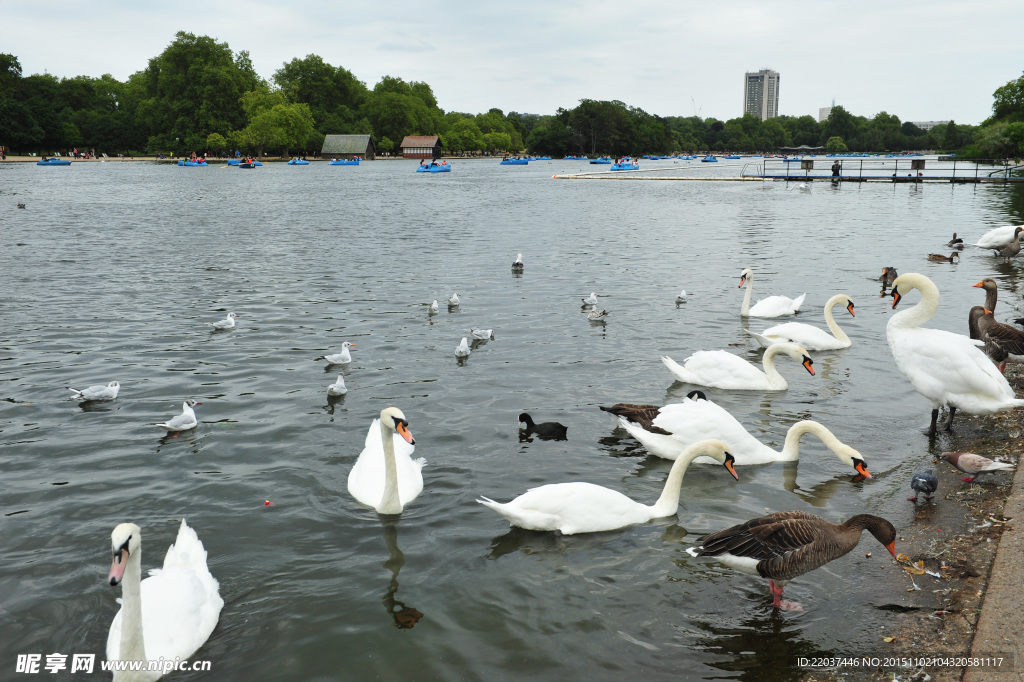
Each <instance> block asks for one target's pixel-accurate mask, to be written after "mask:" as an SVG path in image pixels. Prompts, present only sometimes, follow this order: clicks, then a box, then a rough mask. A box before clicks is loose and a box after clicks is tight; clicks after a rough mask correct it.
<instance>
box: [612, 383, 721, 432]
mask: <svg viewBox="0 0 1024 682" xmlns="http://www.w3.org/2000/svg"><path fill="white" fill-rule="evenodd" d="M686 397H687V398H690V399H691V400H707V399H708V397H707V396H706V395H704V391H690V392H689V393H687V394H686ZM598 408H599V409H601V410H604V411H605V412H611V413H612V414H614V415H615V416H617V417H622V418H623V419H625V420H626V421H630V422H633V423H634V424H639V425H640V426H642V427H643V428H644V429H646V430H647V431H650V432H651V433H661V434H664V435H666V436H671V435H672V434H671V433H670V432H669V431H666V430H665V429H663V428H661V427H660V426H655V425H654V420H655V418H657V416H658V415H659V414H660V410H661V408H662V405H641V404H638V403H615V404H614V405H612V406H611V407H605V406H604V405H598Z"/></svg>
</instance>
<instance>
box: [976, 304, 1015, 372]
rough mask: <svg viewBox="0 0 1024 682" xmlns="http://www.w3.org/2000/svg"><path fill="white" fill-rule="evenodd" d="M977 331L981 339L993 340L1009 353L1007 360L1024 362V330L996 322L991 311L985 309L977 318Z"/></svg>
mask: <svg viewBox="0 0 1024 682" xmlns="http://www.w3.org/2000/svg"><path fill="white" fill-rule="evenodd" d="M977 324H978V333H979V334H981V340H982V341H989V340H991V341H994V342H995V343H997V344H998V345H999V346H1001V347H1002V348H1003V350H1005V351H1006V352H1007V353H1009V354H1010V357H1009V358H1008V361H1009V362H1024V331H1021V330H1020V329H1017V328H1016V327H1013V326H1011V325H1008V324H1004V323H1002V322H998V321H997V320H996V318H995V316H994V315H993V314H992V311H991V310H989V309H988V308H986V309H985V312H984V314H983V315H982V316H981V317H979V318H978V323H977Z"/></svg>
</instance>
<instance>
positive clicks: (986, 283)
mask: <svg viewBox="0 0 1024 682" xmlns="http://www.w3.org/2000/svg"><path fill="white" fill-rule="evenodd" d="M971 286H972V287H977V288H979V289H984V290H985V308H986V309H987V310H991V311H992V312H995V311H996V303H998V302H999V285H998V284H996V281H995V280H994V279H992V278H991V277H986V278H985V279H983V280H981V281H980V282H978V283H977V284H972V285H971ZM971 338H974V337H971Z"/></svg>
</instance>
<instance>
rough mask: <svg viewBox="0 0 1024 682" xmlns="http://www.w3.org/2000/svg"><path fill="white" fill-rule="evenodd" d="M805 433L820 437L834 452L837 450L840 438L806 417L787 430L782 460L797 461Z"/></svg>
mask: <svg viewBox="0 0 1024 682" xmlns="http://www.w3.org/2000/svg"><path fill="white" fill-rule="evenodd" d="M805 433H810V434H813V435H815V436H817V437H818V438H820V439H821V442H822V443H824V444H825V447H827V448H828V449H829V450H832V451H833V452H834V451H835V446H836V445H838V444H839V439H838V438H836V437H835V435H834V434H833V433H832V432H831V431H829V430H828V429H826V428H825V427H824V426H822V425H821V424H819V423H818V422H816V421H811V420H809V419H805V420H804V421H799V422H797V423H796V424H793V425H792V426H790V427H789V431H788V432H786V444H785V445H783V446H782V453H781V455H782V457H781V458H780V460H781V461H783V462H795V461H796V460H798V459H800V439H801V438H802V437H803V435H804V434H805Z"/></svg>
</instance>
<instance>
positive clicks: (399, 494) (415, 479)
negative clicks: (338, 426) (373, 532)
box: [348, 407, 426, 514]
mask: <svg viewBox="0 0 1024 682" xmlns="http://www.w3.org/2000/svg"><path fill="white" fill-rule="evenodd" d="M415 444H416V441H415V439H413V437H412V434H411V433H409V422H408V420H406V418H405V415H404V414H402V411H401V410H400V409H398V408H397V407H388V408H386V409H384V410H381V413H380V418H379V419H374V420H373V423H372V424H370V430H369V432H368V433H367V434H366V441H365V442H364V444H363V451H362V452H361V453H360V454H359V459H357V460H356V463H355V465H353V467H352V471H350V472H349V474H348V492H349V494H350V495H352V497H354V498H356V500H358V501H359V502H362V503H363V504H365V505H366V506H368V507H373V508H374V509H376V510H377V511H378V512H379V513H381V514H401V513H402V509H403V508H404V507H405V505H407V504H409V503H410V502H412V501H413V500H415V499H416V496H417V495H419V494H420V493H421V492H423V473H422V472H421V471H420V470H421V469H422V468H423V465H424V464H426V460H424V459H422V458H420V459H413V458H412V453H413V452H414V451H415V449H416V448H415V447H414V446H415Z"/></svg>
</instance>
